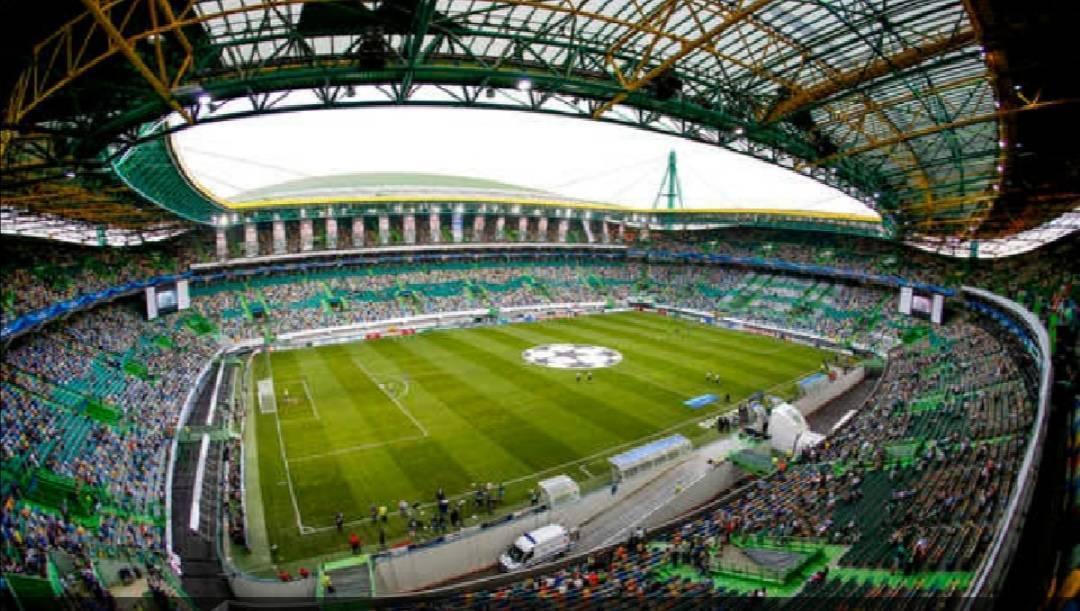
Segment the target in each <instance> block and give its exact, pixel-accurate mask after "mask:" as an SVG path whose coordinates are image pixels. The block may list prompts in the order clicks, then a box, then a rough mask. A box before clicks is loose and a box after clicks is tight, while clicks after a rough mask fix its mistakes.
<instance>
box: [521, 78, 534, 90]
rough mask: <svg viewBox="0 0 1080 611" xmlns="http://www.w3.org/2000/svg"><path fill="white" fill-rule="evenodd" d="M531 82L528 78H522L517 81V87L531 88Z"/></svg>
mask: <svg viewBox="0 0 1080 611" xmlns="http://www.w3.org/2000/svg"><path fill="white" fill-rule="evenodd" d="M532 86H533V82H532V81H531V80H530V79H527V78H523V79H521V80H519V81H518V82H517V88H518V89H519V90H520V91H529V90H530V89H532Z"/></svg>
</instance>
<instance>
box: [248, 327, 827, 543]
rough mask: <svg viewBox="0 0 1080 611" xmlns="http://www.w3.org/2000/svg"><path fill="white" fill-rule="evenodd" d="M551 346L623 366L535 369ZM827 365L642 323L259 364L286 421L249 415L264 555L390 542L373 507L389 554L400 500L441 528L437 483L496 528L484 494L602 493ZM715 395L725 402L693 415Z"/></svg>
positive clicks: (423, 341) (730, 337)
mask: <svg viewBox="0 0 1080 611" xmlns="http://www.w3.org/2000/svg"><path fill="white" fill-rule="evenodd" d="M546 344H579V345H589V346H599V347H603V348H606V349H611V350H614V351H617V352H618V353H620V354H621V356H622V360H621V361H619V362H618V363H616V364H614V365H613V366H611V367H606V368H598V369H592V370H591V371H592V379H591V380H589V379H588V376H587V374H584V373H583V374H582V375H581V380H580V381H579V380H578V371H575V370H572V369H558V368H553V367H548V366H543V365H538V364H532V363H528V362H526V361H525V360H524V359H523V357H522V353H523V352H524V351H525V350H528V349H529V348H533V347H535V346H540V345H546ZM604 353H605V354H608V353H610V350H605V351H604ZM826 356H827V353H826V352H824V351H821V350H818V349H814V348H810V347H807V346H802V345H798V344H792V343H786V342H782V341H779V340H776V339H772V338H768V337H762V336H758V335H751V334H746V333H739V332H734V331H728V330H723V329H718V328H715V327H709V326H705V325H700V324H696V323H691V322H685V321H677V320H674V319H670V318H666V317H663V316H659V315H656V314H646V313H636V312H624V313H616V314H603V315H591V316H582V317H578V318H568V319H559V320H549V321H543V322H535V323H520V324H513V325H501V326H491V327H480V328H473V329H453V330H439V331H432V332H428V333H423V334H420V335H414V336H407V337H400V338H386V339H380V340H377V341H363V342H356V343H351V344H341V345H335V346H324V347H318V348H309V349H301V350H285V351H276V352H273V353H271V354H270V356H269V359H267V357H266V355H265V354H260V355H257V356H256V357H255V358H254V359H253V361H252V363H253V364H252V368H253V372H252V374H253V379H259V378H262V377H265V376H266V375H270V376H272V378H273V381H274V392H275V398H276V403H277V411H276V412H275V413H261V412H260V410H259V408H258V405H257V404H254V408H253V409H252V411H251V413H252V414H253V416H252V420H253V421H254V424H255V437H256V440H257V446H258V449H257V456H258V477H259V482H260V486H259V488H260V493H261V504H262V507H263V511H264V517H265V526H266V536H267V537H268V543H270V544H276V545H277V546H278V548H277V549H278V551H277V555H276V556H275V560H276V561H278V562H289V561H296V560H299V559H306V558H313V557H316V556H318V557H327V556H328V555H333V554H335V553H340V552H341V551H342V550H346V549H347V548H348V546H347V542H346V537H345V535H342V534H339V533H338V532H337V530H336V528H335V527H334V517H335V514H336V513H337V512H339V511H340V512H343V513H344V515H345V520H346V523H347V526H346V531H345V532H346V534H347V533H349V532H353V531H355V532H357V534H359V535H360V536H361V538H362V539H363V540H364V544H365V546H367V545H369V544H371V543H375V542H376V541H377V540H378V528H379V527H378V526H377V525H375V524H373V523H372V521H371V520H370V517H369V511H370V507H371V505H372V504H375V505H385V506H386V507H387V509H388V512H389V513H390V516H389V519H388V520H387V522H386V524H385V526H383V528H384V530H385V532H386V536H387V541H388V543H391V542H393V541H394V540H397V539H400V538H401V537H402V536H403V535H404V534H405V531H406V529H407V527H406V524H405V520H403V519H401V518H399V517H398V515H397V505H398V501H400V500H406V501H408V502H409V503H410V504H412V503H414V502H420V503H423V504H424V507H423V509H424V516H423V517H424V518H430V517H431V516H432V515H433V511H434V510H433V503H434V500H435V492H436V490H437V489H438V488H440V487H441V488H443V489H444V490H445V492H446V494H447V495H449V496H451V497H462V498H465V499H468V500H467V503H466V504H465V505H464V506H463V507H464V508H465V509H466V511H464V517H465V518H466V523H467V524H475V523H477V522H478V521H480V520H484V519H487V516H486V515H485V514H482V512H478V511H476V510H474V508H473V503H472V495H471V493H472V490H473V489H474V488H475V486H476V484H477V483H486V482H493V483H494V484H495V486H496V487H497V486H498V485H499V483H500V482H502V483H504V484H505V491H506V492H505V499H504V503H503V506H502V508H501V509H502V510H506V509H507V508H509V507H511V506H514V505H517V506H520V505H521V504H522V503H528V497H529V491H530V490H531V489H532V488H534V487H535V484H536V482H537V481H538V480H540V479H543V478H545V477H551V476H553V475H558V474H562V473H565V474H568V475H570V476H571V477H573V478H574V479H575V480H577V481H579V482H580V483H582V488H583V492H584V491H585V490H588V489H592V488H595V487H597V486H604V485H606V484H607V483H608V478H609V468H608V467H607V463H606V460H607V458H608V457H609V456H611V455H613V454H615V453H618V452H619V451H622V450H625V449H629V448H631V447H633V446H635V445H638V444H641V443H645V442H647V441H649V440H651V439H655V438H658V437H660V436H663V435H667V434H673V433H682V434H684V435H686V436H687V437H690V438H691V439H692V440H693V441H694V442H695V445H698V444H700V443H702V442H705V441H708V440H710V439H711V438H712V437H715V433H714V432H713V431H712V430H711V429H706V428H703V427H701V426H699V424H698V423H699V422H700V421H702V420H704V419H706V418H708V417H709V416H712V415H715V414H717V413H721V412H725V411H727V410H729V409H732V408H733V407H734V405H735V404H736V403H737V402H738V401H739V400H741V399H743V398H745V397H746V396H748V395H750V394H752V393H754V392H756V391H760V390H765V391H771V392H773V393H776V394H779V395H788V394H790V393H791V392H792V387H793V383H794V382H795V381H796V380H797V379H798V378H800V377H802V376H804V375H806V374H808V373H810V372H813V371H816V370H818V369H819V368H820V366H821V363H822V360H823V359H824V358H825V357H826ZM553 358H554V357H553ZM706 372H713V373H717V374H719V376H720V379H721V383H720V384H716V383H715V382H709V381H706V379H705V373H706ZM707 393H712V394H715V395H718V396H719V397H720V401H719V402H717V403H713V404H712V405H709V406H707V407H705V408H703V409H699V410H692V409H690V408H688V407H686V406H685V405H683V402H684V401H686V400H687V399H690V398H693V397H696V396H699V395H703V394H707ZM728 394H730V397H731V403H730V404H729V403H726V401H725V398H726V397H725V396H726V395H728ZM250 400H251V401H252V402H255V399H254V393H252V395H251V398H250ZM249 451H250V449H249ZM249 464H250V463H249ZM477 513H480V514H481V515H478V516H476V517H474V514H477ZM259 526H260V525H257V524H256V525H253V527H259ZM369 549H370V548H369Z"/></svg>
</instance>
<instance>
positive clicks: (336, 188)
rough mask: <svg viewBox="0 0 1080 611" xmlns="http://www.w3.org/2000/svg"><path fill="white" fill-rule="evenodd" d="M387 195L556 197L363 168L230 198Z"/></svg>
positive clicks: (479, 181)
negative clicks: (360, 170) (359, 171)
mask: <svg viewBox="0 0 1080 611" xmlns="http://www.w3.org/2000/svg"><path fill="white" fill-rule="evenodd" d="M387 195H395V196H397V195H413V196H424V195H437V196H447V195H451V196H456V197H461V198H468V197H492V196H504V197H537V198H556V197H558V196H557V195H555V194H552V193H548V192H545V191H540V190H537V189H529V188H527V187H518V186H515V185H511V184H506V183H502V182H498V181H495V180H487V179H483V178H470V177H467V176H447V175H443V174H419V173H412V172H361V173H354V174H337V175H333V176H312V177H307V178H297V179H294V180H289V181H285V182H280V183H277V184H273V185H269V186H265V187H260V188H257V189H251V190H249V191H243V192H241V193H237V194H235V195H232V196H231V197H229V198H227V200H228V202H229V203H230V204H239V203H247V202H258V201H261V200H296V199H303V200H312V201H341V200H363V199H366V198H377V197H383V196H387Z"/></svg>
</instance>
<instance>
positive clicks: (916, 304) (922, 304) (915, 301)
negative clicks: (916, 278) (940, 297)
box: [911, 293, 934, 316]
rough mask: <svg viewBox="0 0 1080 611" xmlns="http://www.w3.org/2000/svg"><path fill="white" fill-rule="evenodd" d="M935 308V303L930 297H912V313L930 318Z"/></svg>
mask: <svg viewBox="0 0 1080 611" xmlns="http://www.w3.org/2000/svg"><path fill="white" fill-rule="evenodd" d="M933 307H934V306H933V301H932V300H931V299H930V297H929V296H928V295H919V294H918V293H916V294H914V295H912V296H911V311H912V312H915V313H918V314H925V315H927V316H930V312H931V311H932V310H933Z"/></svg>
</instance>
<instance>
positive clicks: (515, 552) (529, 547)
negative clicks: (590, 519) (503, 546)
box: [499, 524, 577, 571]
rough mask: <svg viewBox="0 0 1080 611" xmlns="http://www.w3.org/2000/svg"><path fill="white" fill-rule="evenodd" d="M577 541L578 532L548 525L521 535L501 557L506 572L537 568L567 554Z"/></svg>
mask: <svg viewBox="0 0 1080 611" xmlns="http://www.w3.org/2000/svg"><path fill="white" fill-rule="evenodd" d="M576 540H577V531H576V530H574V531H568V530H566V529H565V528H563V526H562V525H561V524H548V525H547V526H541V527H540V528H537V529H536V530H534V531H532V532H527V533H525V534H524V535H521V536H520V537H518V538H517V540H516V541H514V544H513V545H511V546H510V549H508V550H506V552H504V553H503V555H502V556H500V557H499V567H500V568H501V569H502V570H504V571H516V570H518V569H524V568H528V567H530V566H536V565H537V564H541V563H544V562H548V561H551V560H554V559H555V558H558V557H559V556H561V555H563V554H565V553H566V552H567V551H569V550H570V548H571V547H573V545H574V542H575V541H576Z"/></svg>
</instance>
